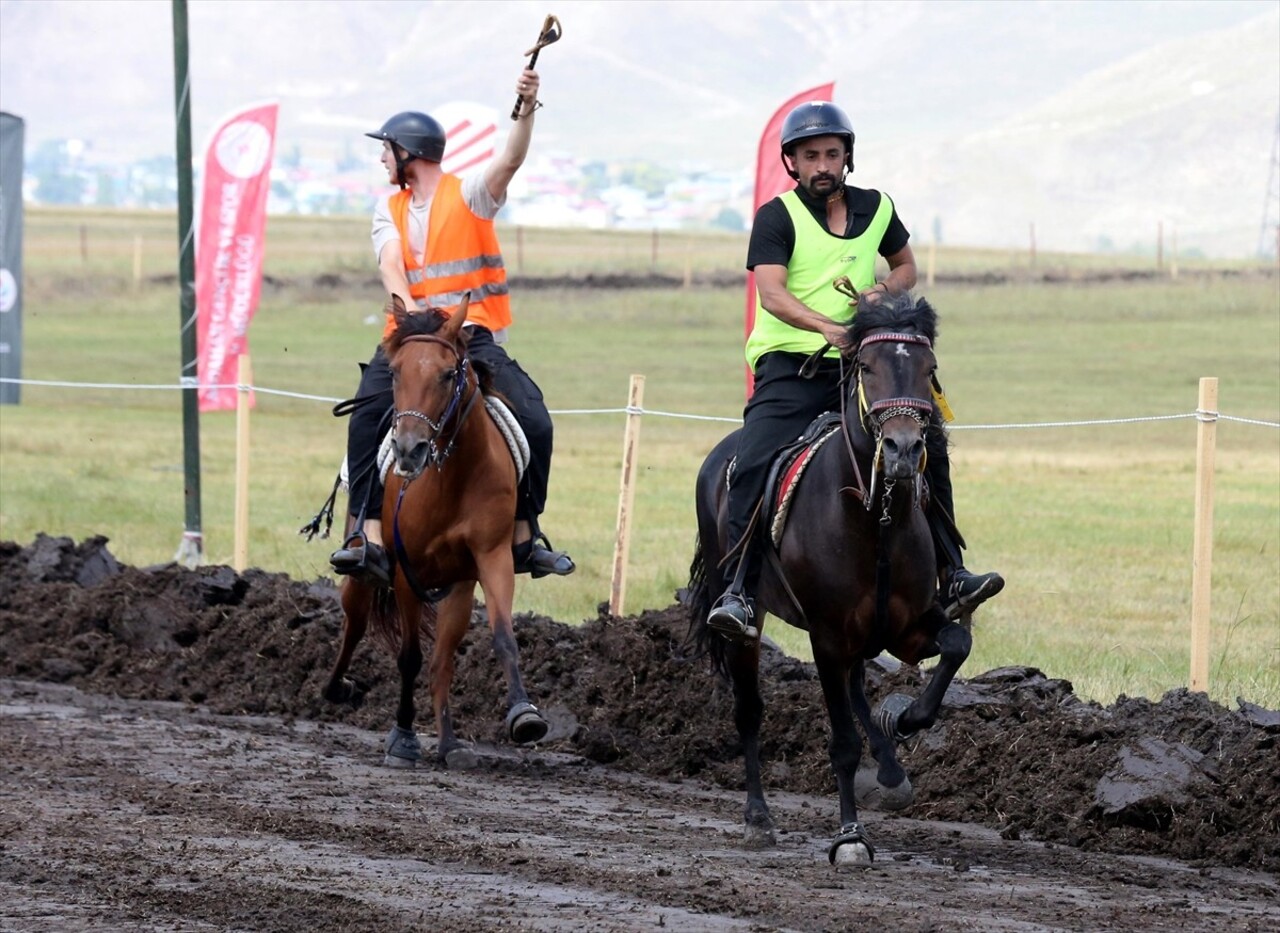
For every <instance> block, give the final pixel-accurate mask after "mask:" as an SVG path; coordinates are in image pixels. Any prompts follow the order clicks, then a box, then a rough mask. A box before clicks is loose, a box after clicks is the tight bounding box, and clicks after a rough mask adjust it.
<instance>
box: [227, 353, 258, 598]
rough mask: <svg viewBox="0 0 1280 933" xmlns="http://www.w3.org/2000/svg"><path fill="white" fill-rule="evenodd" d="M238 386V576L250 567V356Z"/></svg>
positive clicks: (242, 362) (244, 361) (234, 564)
mask: <svg viewBox="0 0 1280 933" xmlns="http://www.w3.org/2000/svg"><path fill="white" fill-rule="evenodd" d="M236 382H237V384H238V386H239V387H238V389H237V390H236V515H235V550H234V552H233V554H234V556H233V557H232V559H231V566H232V567H233V568H234V569H235V571H236V573H243V572H244V570H245V568H246V567H248V566H249V392H250V389H251V387H252V385H253V366H252V365H251V364H250V362H249V354H247V353H242V354H241V355H240V369H239V373H238V374H237V376H236Z"/></svg>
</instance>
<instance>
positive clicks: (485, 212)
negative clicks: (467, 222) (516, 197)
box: [462, 172, 507, 220]
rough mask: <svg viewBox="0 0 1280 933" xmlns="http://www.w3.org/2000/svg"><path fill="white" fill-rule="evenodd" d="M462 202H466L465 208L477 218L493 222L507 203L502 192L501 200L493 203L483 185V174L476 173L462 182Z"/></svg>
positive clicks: (487, 187) (485, 186) (490, 195)
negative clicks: (469, 209)
mask: <svg viewBox="0 0 1280 933" xmlns="http://www.w3.org/2000/svg"><path fill="white" fill-rule="evenodd" d="M462 200H464V201H466V202H467V207H469V208H471V213H473V214H475V215H476V216H477V217H479V218H481V219H482V220H493V218H495V217H497V216H498V211H500V210H502V207H503V205H504V204H506V203H507V193H506V192H505V191H504V192H502V198H501V200H498V201H495V200H494V199H493V195H492V194H490V193H489V186H488V185H486V184H485V183H484V172H476V173H475V174H474V175H471V176H470V177H468V178H464V179H463V180H462Z"/></svg>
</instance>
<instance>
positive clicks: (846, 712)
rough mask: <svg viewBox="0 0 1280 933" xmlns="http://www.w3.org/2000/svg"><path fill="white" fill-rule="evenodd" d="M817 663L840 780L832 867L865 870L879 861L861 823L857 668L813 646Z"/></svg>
mask: <svg viewBox="0 0 1280 933" xmlns="http://www.w3.org/2000/svg"><path fill="white" fill-rule="evenodd" d="M813 649H814V650H813V661H814V665H815V666H816V667H817V669H818V680H819V682H820V683H821V684H822V695H823V698H824V699H825V700H826V702H827V719H828V720H829V721H830V723H831V742H830V744H829V745H828V746H827V750H828V753H829V754H830V756H831V770H832V772H834V774H835V777H836V790H837V792H838V793H839V796H840V831H839V832H838V833H837V834H836V837H835V839H833V840H832V842H831V846H830V847H829V848H828V849H827V858H828V859H830V861H831V864H832V865H836V866H851V867H858V868H865V867H867V866H869V865H871V863H872V862H873V861H874V860H875V857H876V851H875V848H874V847H873V846H872V845H871V838H870V836H868V835H867V832H866V829H865V828H864V827H863V825H862V824H861V823H860V822H859V821H858V802H857V796H856V789H855V781H856V775H857V770H858V760H859V759H860V758H861V757H862V737H861V736H859V735H858V730H857V727H856V726H855V725H854V714H853V701H852V699H851V698H850V693H849V684H850V677H851V674H852V671H853V666H852V665H850V664H847V663H845V662H842V661H840V660H838V659H837V658H835V657H834V656H833V655H832V654H831V653H830V652H828V651H826V650H824V649H823V648H822V647H821V646H820V645H818V644H816V643H814V644H813Z"/></svg>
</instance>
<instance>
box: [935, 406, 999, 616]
mask: <svg viewBox="0 0 1280 933" xmlns="http://www.w3.org/2000/svg"><path fill="white" fill-rule="evenodd" d="M925 447H926V450H927V452H928V455H929V460H928V465H927V466H926V468H925V479H926V480H927V481H928V483H929V516H928V517H929V527H930V529H931V530H932V532H933V543H934V549H935V551H936V553H937V561H938V580H939V588H938V599H939V601H940V602H941V603H942V608H943V611H944V612H946V614H947V617H948V618H950V619H957V618H959V617H960V616H961V615H964V614H965V613H968V612H972V611H973V610H974V609H976V608H978V606H980V605H982V603H984V602H986V601H987V600H988V599H990V598H991V597H992V596H995V595H996V594H997V593H999V592H1000V591H1001V590H1002V589H1004V577H1002V576H1000V574H998V573H970V572H969V571H968V570H966V569H965V566H964V556H963V553H962V552H963V550H964V548H965V542H964V537H963V536H962V535H961V534H960V530H959V529H958V528H957V527H956V521H955V500H954V497H953V495H952V491H951V458H950V457H949V456H948V453H947V439H946V434H945V432H944V431H943V429H942V425H941V422H939V421H938V420H937V419H936V418H935V420H934V422H933V423H932V424H931V425H930V428H929V430H928V432H927V433H926V438H925Z"/></svg>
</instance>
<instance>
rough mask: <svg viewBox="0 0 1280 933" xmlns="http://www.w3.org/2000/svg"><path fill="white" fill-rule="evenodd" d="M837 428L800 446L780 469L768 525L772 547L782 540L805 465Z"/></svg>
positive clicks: (832, 435) (833, 434)
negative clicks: (771, 515) (793, 495)
mask: <svg viewBox="0 0 1280 933" xmlns="http://www.w3.org/2000/svg"><path fill="white" fill-rule="evenodd" d="M837 430H838V428H836V427H833V428H831V429H830V430H828V431H827V432H826V433H824V434H822V435H820V436H819V437H818V438H817V439H816V440H814V441H813V442H811V443H810V444H809V445H808V446H806V447H803V448H801V449H800V451H799V452H798V453H797V454H796V455H795V457H794V459H792V461H791V462H790V463H789V464H788V465H787V466H786V467H785V468H784V469H783V470H782V471H781V475H780V476H779V478H778V486H777V489H776V491H775V495H774V509H773V521H772V523H771V524H770V525H769V536H770V538H771V539H772V541H773V546H774V547H778V546H779V544H780V543H781V542H782V531H783V529H784V528H786V525H787V516H788V515H789V514H790V512H791V496H792V494H793V493H795V491H796V488H797V487H798V486H799V485H800V477H801V476H803V475H804V471H805V467H807V466H808V465H809V461H810V460H812V459H813V455H814V454H816V453H817V452H818V450H819V449H820V448H821V447H822V445H823V444H825V443H826V442H827V441H829V440H830V439H831V438H832V437H834V436H835V434H836V431H837Z"/></svg>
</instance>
